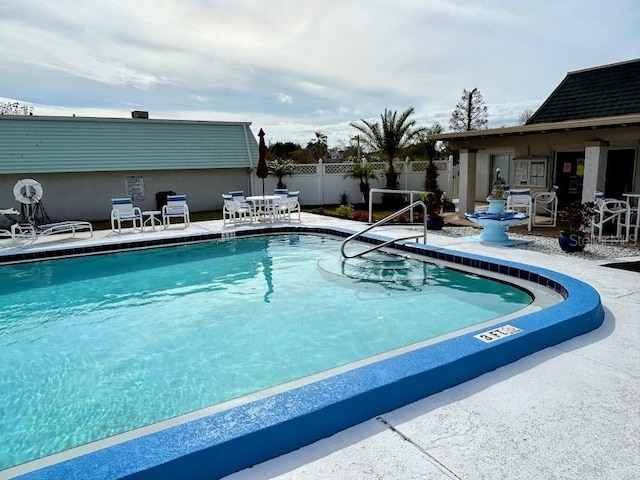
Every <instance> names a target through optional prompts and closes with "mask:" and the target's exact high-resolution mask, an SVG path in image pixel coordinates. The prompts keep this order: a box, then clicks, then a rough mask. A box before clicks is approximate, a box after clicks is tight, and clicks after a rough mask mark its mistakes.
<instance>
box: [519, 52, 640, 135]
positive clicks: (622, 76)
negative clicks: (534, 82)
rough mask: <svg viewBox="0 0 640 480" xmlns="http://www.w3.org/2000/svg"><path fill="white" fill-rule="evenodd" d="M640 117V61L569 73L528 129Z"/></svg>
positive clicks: (536, 114) (533, 118) (540, 109)
mask: <svg viewBox="0 0 640 480" xmlns="http://www.w3.org/2000/svg"><path fill="white" fill-rule="evenodd" d="M633 113H640V59H636V60H631V61H628V62H623V63H616V64H612V65H603V66H600V67H596V68H591V69H588V70H579V71H576V72H569V73H568V74H567V76H566V77H565V78H564V80H563V81H562V83H561V84H560V85H558V87H557V88H556V89H555V90H554V91H553V93H552V94H551V95H549V98H547V100H546V101H545V102H544V103H543V104H542V106H541V107H540V108H539V109H538V111H537V112H536V113H535V114H534V115H533V116H532V117H531V118H530V119H529V121H528V122H527V125H532V124H537V123H547V122H563V121H566V120H579V119H585V118H600V117H613V116H617V115H628V114H633Z"/></svg>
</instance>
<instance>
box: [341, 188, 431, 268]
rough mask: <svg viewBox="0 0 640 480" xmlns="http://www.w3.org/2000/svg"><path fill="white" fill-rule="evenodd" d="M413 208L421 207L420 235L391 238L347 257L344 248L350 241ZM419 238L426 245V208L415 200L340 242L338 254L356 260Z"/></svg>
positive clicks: (421, 202) (419, 201)
mask: <svg viewBox="0 0 640 480" xmlns="http://www.w3.org/2000/svg"><path fill="white" fill-rule="evenodd" d="M415 207H422V212H423V214H422V217H423V222H424V229H423V233H421V234H420V235H416V234H413V235H409V236H406V237H399V238H393V239H391V240H388V241H386V242H383V243H380V244H378V245H374V246H372V247H371V248H368V249H366V250H363V251H362V252H358V253H356V254H350V255H348V254H347V253H346V252H345V247H346V245H347V243H349V242H350V241H352V240H356V239H358V238H359V237H361V236H363V235H364V234H365V233H367V232H369V231H371V230H373V229H374V228H376V227H379V226H381V225H384V224H385V223H387V222H389V221H390V220H393V219H394V218H396V217H398V216H400V215H402V214H403V213H404V212H407V211H409V210H413V209H414V208H415ZM421 237H422V238H423V242H424V244H425V245H426V243H427V206H426V205H425V204H424V202H423V201H422V200H417V201H415V202H413V203H412V204H410V205H407V206H406V207H404V208H401V209H400V210H398V211H397V212H394V213H392V214H391V215H388V216H386V217H384V218H383V219H382V220H378V221H377V222H376V223H374V224H373V225H369V226H368V227H367V228H365V229H364V230H361V231H359V232H357V233H354V234H353V235H351V236H349V237H347V238H345V239H344V241H343V242H342V244H341V245H340V254H341V255H342V258H345V259H349V258H357V257H361V256H362V255H366V254H367V253H370V252H373V251H375V250H379V249H381V248H383V247H386V246H387V245H391V244H392V243H395V242H399V241H402V240H411V239H415V240H416V242H417V241H418V239H419V238H421Z"/></svg>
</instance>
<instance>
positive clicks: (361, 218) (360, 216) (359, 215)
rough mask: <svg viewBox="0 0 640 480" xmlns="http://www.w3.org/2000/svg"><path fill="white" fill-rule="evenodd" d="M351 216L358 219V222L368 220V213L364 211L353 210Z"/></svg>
mask: <svg viewBox="0 0 640 480" xmlns="http://www.w3.org/2000/svg"><path fill="white" fill-rule="evenodd" d="M351 218H353V219H354V220H358V221H359V222H368V221H369V214H368V213H365V212H353V216H352V217H351Z"/></svg>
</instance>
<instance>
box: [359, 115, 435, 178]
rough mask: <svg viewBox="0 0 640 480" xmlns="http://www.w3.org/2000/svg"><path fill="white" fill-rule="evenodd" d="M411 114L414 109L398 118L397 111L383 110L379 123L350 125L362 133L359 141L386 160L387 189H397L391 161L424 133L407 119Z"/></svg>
mask: <svg viewBox="0 0 640 480" xmlns="http://www.w3.org/2000/svg"><path fill="white" fill-rule="evenodd" d="M413 112H414V108H413V107H409V108H407V109H406V110H405V111H404V112H402V114H401V115H400V116H399V117H398V112H397V111H393V112H392V111H391V110H387V109H386V108H385V110H384V113H383V114H381V115H380V120H381V121H380V123H378V122H376V123H374V122H372V121H367V120H360V121H361V122H362V123H351V126H352V127H354V128H355V129H357V130H358V131H360V133H362V136H361V138H360V140H361V141H362V142H364V143H365V144H366V145H368V146H370V147H371V148H372V149H373V150H375V151H376V152H377V153H379V154H381V155H383V156H384V157H385V158H386V160H387V171H386V172H385V176H386V180H387V188H388V189H397V188H398V174H397V173H396V171H395V169H394V167H393V160H394V158H395V157H396V155H397V154H398V152H399V150H400V149H402V148H404V147H405V146H407V145H408V144H409V142H411V141H412V140H413V139H415V138H416V137H417V136H419V135H420V134H422V133H423V132H424V131H425V128H424V127H416V121H415V120H410V119H409V117H411V115H413Z"/></svg>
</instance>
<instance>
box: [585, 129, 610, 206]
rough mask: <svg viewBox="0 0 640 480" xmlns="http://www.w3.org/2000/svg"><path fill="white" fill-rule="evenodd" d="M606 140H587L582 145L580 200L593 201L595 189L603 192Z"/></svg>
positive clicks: (605, 168)
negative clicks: (582, 162)
mask: <svg viewBox="0 0 640 480" xmlns="http://www.w3.org/2000/svg"><path fill="white" fill-rule="evenodd" d="M608 147H609V143H608V142H600V141H597V142H589V143H587V144H586V145H585V147H584V177H583V179H582V202H583V203H584V202H593V199H594V198H595V195H596V191H600V192H604V182H605V176H606V174H607V152H608Z"/></svg>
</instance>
